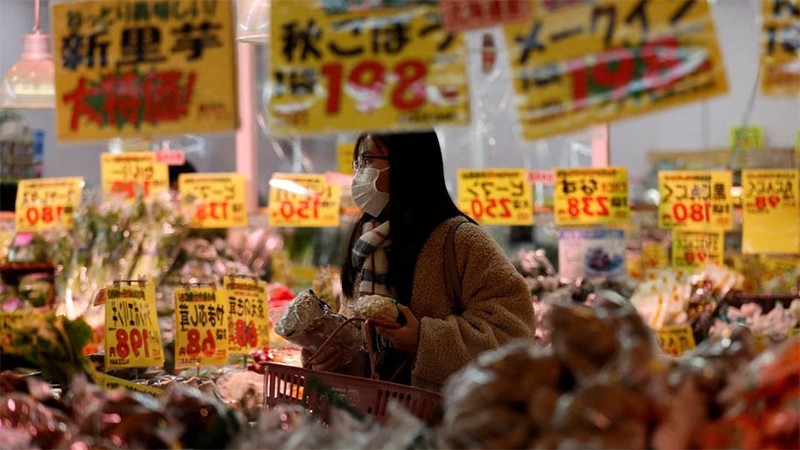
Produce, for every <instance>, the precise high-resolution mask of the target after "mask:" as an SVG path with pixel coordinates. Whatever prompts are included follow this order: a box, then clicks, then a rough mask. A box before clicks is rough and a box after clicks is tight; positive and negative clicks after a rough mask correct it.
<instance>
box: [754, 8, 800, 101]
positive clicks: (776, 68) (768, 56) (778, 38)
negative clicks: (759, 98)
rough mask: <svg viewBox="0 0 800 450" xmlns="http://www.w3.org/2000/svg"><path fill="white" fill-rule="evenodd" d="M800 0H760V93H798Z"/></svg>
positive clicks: (788, 94) (785, 94)
mask: <svg viewBox="0 0 800 450" xmlns="http://www.w3.org/2000/svg"><path fill="white" fill-rule="evenodd" d="M798 11H800V0H761V43H760V45H761V76H760V77H759V79H760V81H761V92H763V93H764V94H765V95H768V96H782V97H791V98H797V96H798V95H800V72H798V71H797V65H798V64H800V56H798V49H797V39H798V35H800V13H798Z"/></svg>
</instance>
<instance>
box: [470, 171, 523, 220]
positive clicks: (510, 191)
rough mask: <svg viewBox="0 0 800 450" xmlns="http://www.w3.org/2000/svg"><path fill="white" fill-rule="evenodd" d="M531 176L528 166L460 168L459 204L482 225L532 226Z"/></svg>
mask: <svg viewBox="0 0 800 450" xmlns="http://www.w3.org/2000/svg"><path fill="white" fill-rule="evenodd" d="M527 177H528V171H527V170H525V169H482V170H472V169H459V170H458V206H459V208H460V209H461V210H462V211H464V212H465V213H466V214H468V215H469V216H470V217H472V218H473V219H475V221H477V222H478V223H480V224H482V225H532V224H533V194H532V189H531V185H530V183H528V179H527Z"/></svg>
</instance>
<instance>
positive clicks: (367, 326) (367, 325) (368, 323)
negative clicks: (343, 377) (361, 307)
mask: <svg viewBox="0 0 800 450" xmlns="http://www.w3.org/2000/svg"><path fill="white" fill-rule="evenodd" d="M352 322H362V323H364V327H363V329H364V339H365V341H366V343H367V355H368V356H369V371H370V378H372V379H378V377H379V375H378V371H377V370H376V365H377V356H376V355H375V349H373V348H372V333H371V329H372V327H373V326H375V325H377V326H382V327H393V326H394V327H399V326H400V325H399V324H395V323H389V322H385V321H382V320H374V319H364V318H361V317H351V318H349V319H347V320H345V321H344V322H342V323H340V324H339V326H337V327H336V329H334V330H333V332H332V333H331V334H330V335H329V336H328V337H327V338H326V339H325V340H324V341H323V342H322V345H320V346H319V348H318V349H317V351H316V352H314V354H313V355H311V356H309V357H308V359H307V360H306V364H310V363H311V362H312V361H313V360H314V358H316V357H317V355H319V354H320V352H321V351H322V349H324V348H325V347H327V346H328V345H330V343H331V342H332V341H333V339H334V338H336V335H338V334H339V333H340V332H341V331H342V329H344V327H345V326H347V325H349V324H350V323H352Z"/></svg>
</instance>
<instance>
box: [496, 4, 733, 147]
mask: <svg viewBox="0 0 800 450" xmlns="http://www.w3.org/2000/svg"><path fill="white" fill-rule="evenodd" d="M532 6H533V10H534V11H533V17H534V20H533V21H531V22H527V23H524V24H514V25H507V26H505V27H504V30H505V38H506V46H507V47H508V51H509V59H510V62H511V68H512V71H513V73H512V78H513V84H514V90H515V92H516V94H517V97H518V98H517V105H518V112H519V120H520V124H521V126H522V130H523V135H524V136H525V137H526V138H527V139H538V138H542V137H545V136H549V135H555V134H562V133H565V132H569V131H573V130H578V129H582V128H585V127H586V126H588V125H590V124H594V123H607V122H611V121H614V120H619V119H622V118H626V117H631V116H635V115H639V114H644V113H648V112H651V111H655V110H659V109H663V108H667V107H671V106H675V105H678V104H682V103H686V102H691V101H696V100H701V99H706V98H709V97H711V96H715V95H719V94H723V93H725V92H727V89H728V88H727V81H726V79H725V69H724V66H723V64H722V59H721V57H720V51H719V47H718V45H717V38H716V33H715V30H714V23H713V21H712V17H711V11H710V9H709V4H708V2H705V1H692V0H675V1H660V0H659V1H649V0H626V1H617V0H598V1H593V2H586V1H584V2H561V4H559V3H558V2H551V1H534V2H532Z"/></svg>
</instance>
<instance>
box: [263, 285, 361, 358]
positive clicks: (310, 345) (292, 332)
mask: <svg viewBox="0 0 800 450" xmlns="http://www.w3.org/2000/svg"><path fill="white" fill-rule="evenodd" d="M346 320H347V318H346V317H344V316H342V315H341V314H337V313H335V312H333V311H332V310H331V309H330V307H328V305H327V304H326V303H325V302H324V301H322V300H320V299H319V298H318V297H317V296H316V294H314V291H312V290H310V289H309V290H306V291H303V292H301V293H300V294H298V295H297V297H295V299H294V300H292V302H291V303H289V305H288V306H287V307H286V311H284V313H283V317H281V320H280V321H279V322H278V325H276V326H275V332H276V333H278V334H279V335H280V336H282V337H283V338H285V339H286V340H288V341H289V342H292V343H294V344H297V345H299V346H301V347H303V348H304V349H306V350H308V351H310V352H312V353H313V352H316V351H317V350H319V347H320V346H321V345H322V343H323V342H325V340H326V339H327V338H328V336H330V335H331V333H333V331H334V330H336V327H338V326H339V325H340V324H341V323H342V322H344V321H346ZM361 344H362V339H361V331H360V329H359V327H358V326H356V325H355V324H353V323H351V324H348V325H346V326H345V327H344V328H343V329H342V330H340V331H339V334H338V335H337V336H336V337H335V338H334V339H333V341H332V343H331V345H336V346H338V347H340V348H342V349H343V350H345V354H348V355H353V354H355V353H357V352H358V350H359V349H360V348H361ZM348 362H349V361H348Z"/></svg>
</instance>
